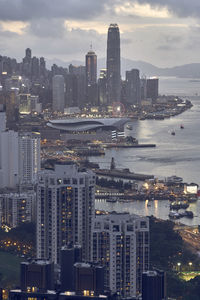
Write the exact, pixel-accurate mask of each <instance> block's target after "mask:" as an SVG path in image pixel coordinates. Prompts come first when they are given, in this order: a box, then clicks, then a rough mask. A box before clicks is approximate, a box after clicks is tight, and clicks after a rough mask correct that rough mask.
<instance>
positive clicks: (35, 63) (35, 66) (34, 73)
mask: <svg viewBox="0 0 200 300" xmlns="http://www.w3.org/2000/svg"><path fill="white" fill-rule="evenodd" d="M39 72H40V65H39V59H38V58H37V57H35V56H33V58H32V59H31V78H32V79H33V80H37V79H38V77H39Z"/></svg>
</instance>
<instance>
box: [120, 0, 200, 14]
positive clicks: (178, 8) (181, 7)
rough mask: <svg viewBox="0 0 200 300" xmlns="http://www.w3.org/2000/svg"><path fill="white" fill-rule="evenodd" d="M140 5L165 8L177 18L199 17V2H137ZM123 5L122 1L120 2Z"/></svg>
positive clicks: (184, 0) (168, 0)
mask: <svg viewBox="0 0 200 300" xmlns="http://www.w3.org/2000/svg"><path fill="white" fill-rule="evenodd" d="M134 2H137V3H140V4H143V3H145V4H150V5H151V6H152V7H156V8H158V9H159V8H160V7H166V8H168V9H169V11H170V12H172V13H174V14H176V15H177V16H179V17H200V1H199V0H165V1H163V0H139V1H134ZM122 3H123V1H122Z"/></svg>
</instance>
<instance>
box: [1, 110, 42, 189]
mask: <svg viewBox="0 0 200 300" xmlns="http://www.w3.org/2000/svg"><path fill="white" fill-rule="evenodd" d="M0 123H1V116H0ZM38 171H40V134H38V133H23V134H20V135H19V134H18V132H15V131H12V130H9V131H3V132H0V188H5V187H7V188H15V187H16V186H17V185H18V184H19V183H20V184H34V183H35V182H36V179H37V173H38Z"/></svg>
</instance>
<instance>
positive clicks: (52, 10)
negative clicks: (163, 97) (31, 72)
mask: <svg viewBox="0 0 200 300" xmlns="http://www.w3.org/2000/svg"><path fill="white" fill-rule="evenodd" d="M2 7H3V8H2V9H1V12H0V36H1V44H0V53H1V55H7V56H10V57H17V59H20V58H21V57H22V53H23V49H25V48H28V47H30V48H31V49H32V50H33V52H34V53H35V55H36V56H41V55H42V56H45V57H46V58H47V59H55V58H58V59H61V60H63V61H71V60H72V59H76V60H81V59H82V58H83V56H84V53H86V52H87V51H88V49H89V45H90V44H91V42H92V44H93V46H94V51H95V52H96V54H97V56H98V57H105V53H106V35H107V27H108V26H109V24H110V23H118V25H119V27H120V31H121V49H122V57H126V58H129V59H133V60H144V61H147V62H150V63H153V64H155V65H157V66H160V67H166V66H174V65H180V64H184V63H192V62H199V54H198V52H199V15H200V12H199V7H198V4H197V1H195V0H193V1H192V2H191V1H190V3H189V2H188V3H186V2H185V3H181V4H179V3H177V2H175V1H166V2H165V3H164V5H163V4H162V2H161V1H160V3H159V1H158V0H157V1H150V0H149V1H140V3H138V2H136V1H132V2H130V1H123V2H122V1H116V0H112V1H108V2H107V3H106V2H105V1H101V3H99V2H98V1H92V2H91V0H88V1H86V3H85V4H84V7H83V4H82V3H81V2H80V3H79V2H76V3H73V2H69V1H64V0H60V5H58V7H54V4H53V3H49V2H48V3H47V2H46V1H45V0H44V1H43V2H42V3H41V2H39V1H38V2H36V3H35V2H34V5H32V3H31V1H30V2H29V4H28V5H23V4H20V3H17V1H13V2H12V4H11V5H10V6H9V8H8V7H7V5H5V4H4V5H2ZM49 28H51V30H49ZM13 45H15V47H14V48H13ZM49 45H51V47H49Z"/></svg>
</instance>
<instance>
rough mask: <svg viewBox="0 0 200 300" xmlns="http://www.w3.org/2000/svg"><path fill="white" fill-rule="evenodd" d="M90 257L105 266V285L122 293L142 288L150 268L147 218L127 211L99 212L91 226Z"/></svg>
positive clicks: (130, 294) (133, 291) (130, 293)
mask: <svg viewBox="0 0 200 300" xmlns="http://www.w3.org/2000/svg"><path fill="white" fill-rule="evenodd" d="M92 259H93V261H94V262H97V263H100V264H101V265H102V266H104V267H105V274H104V275H105V286H106V288H107V289H110V290H111V291H112V292H113V293H116V292H117V293H119V294H120V295H121V296H123V297H132V296H135V295H136V294H137V293H138V292H140V291H141V283H142V273H143V272H144V271H147V270H148V268H149V221H148V219H147V218H146V217H140V216H136V215H129V214H127V213H121V214H117V213H111V214H109V215H98V216H96V218H95V222H94V228H93V248H92Z"/></svg>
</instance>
